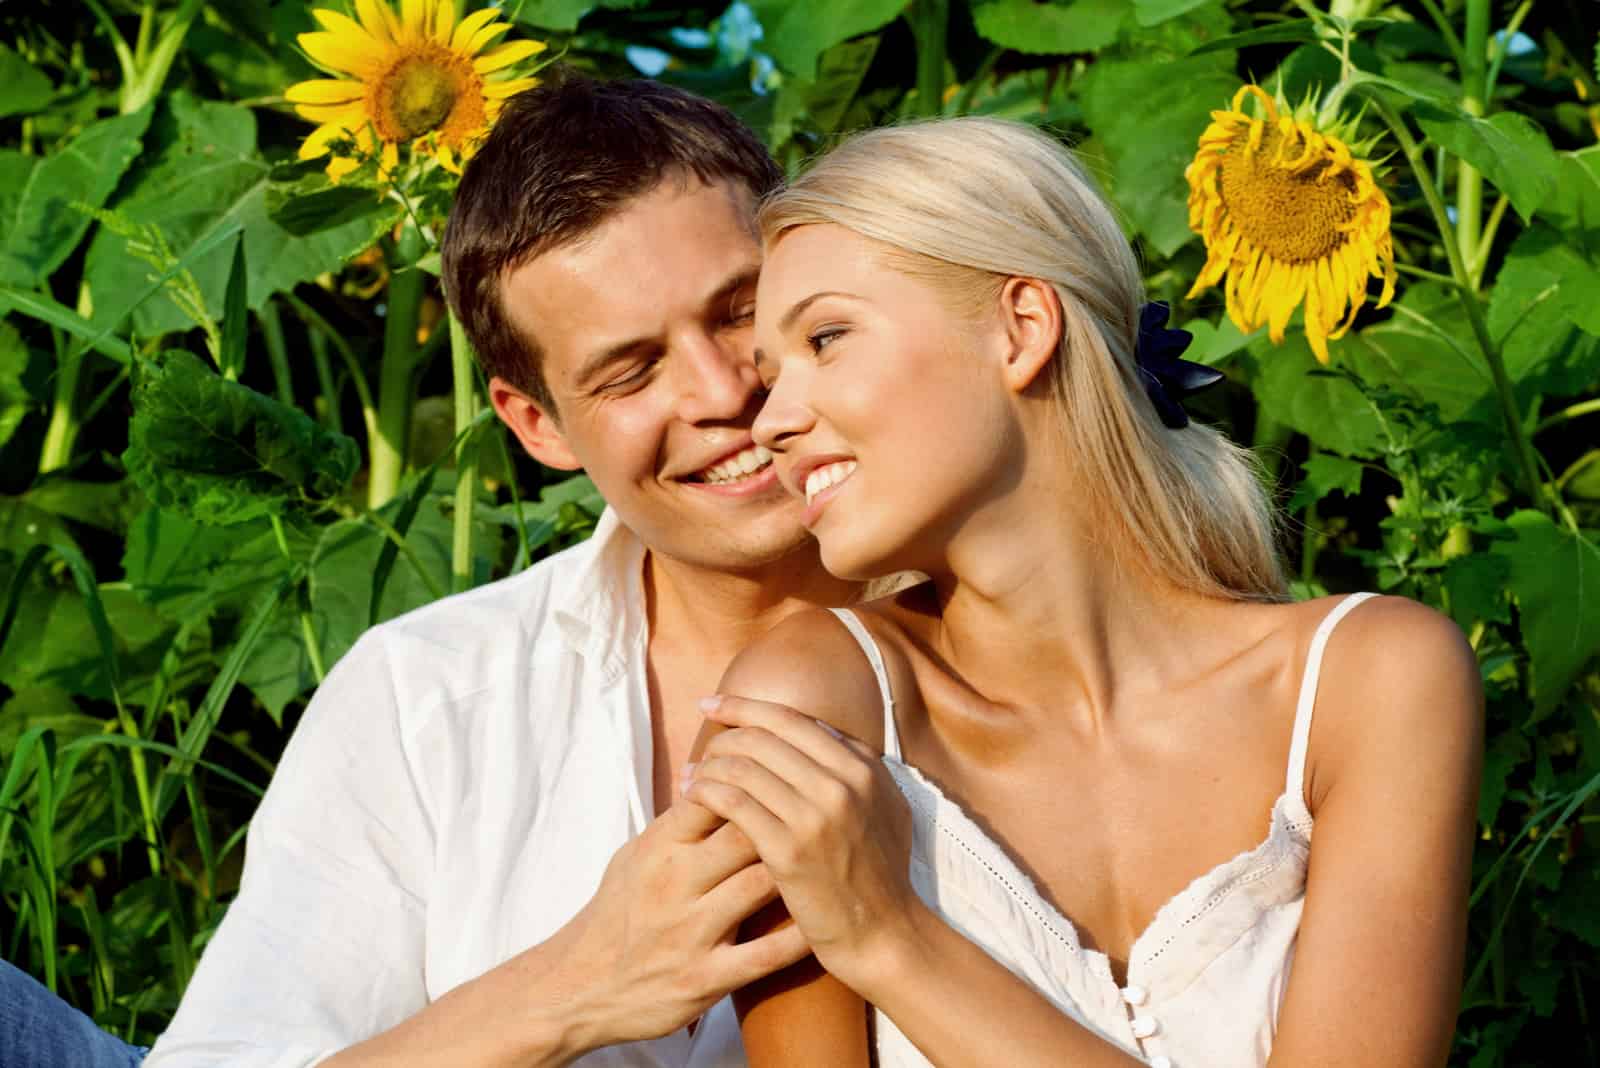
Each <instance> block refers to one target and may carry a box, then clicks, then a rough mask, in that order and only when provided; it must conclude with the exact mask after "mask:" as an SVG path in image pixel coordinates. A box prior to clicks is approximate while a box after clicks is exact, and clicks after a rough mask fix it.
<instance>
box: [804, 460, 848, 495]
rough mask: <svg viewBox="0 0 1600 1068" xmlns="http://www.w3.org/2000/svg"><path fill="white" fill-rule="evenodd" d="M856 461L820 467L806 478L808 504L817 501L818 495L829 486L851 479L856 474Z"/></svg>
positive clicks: (843, 461) (845, 461) (842, 461)
mask: <svg viewBox="0 0 1600 1068" xmlns="http://www.w3.org/2000/svg"><path fill="white" fill-rule="evenodd" d="M855 469H856V462H855V461H854V460H841V461H839V462H838V463H835V464H828V465H827V466H825V467H819V468H817V469H816V470H815V471H813V472H811V474H809V475H807V476H806V503H807V504H810V503H811V502H812V501H814V500H816V499H817V494H819V493H821V492H822V491H823V490H825V489H827V488H828V487H829V486H834V485H837V484H838V483H840V482H843V481H844V480H845V479H847V478H849V477H850V476H851V474H853V473H854V472H855Z"/></svg>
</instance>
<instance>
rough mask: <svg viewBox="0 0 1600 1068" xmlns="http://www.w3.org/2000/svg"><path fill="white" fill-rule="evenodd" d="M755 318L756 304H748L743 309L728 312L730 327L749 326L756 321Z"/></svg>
mask: <svg viewBox="0 0 1600 1068" xmlns="http://www.w3.org/2000/svg"><path fill="white" fill-rule="evenodd" d="M755 317H756V306H755V305H754V304H746V305H744V306H743V307H739V308H733V309H732V310H730V311H729V312H728V325H730V326H749V325H750V324H751V323H752V322H754V321H755Z"/></svg>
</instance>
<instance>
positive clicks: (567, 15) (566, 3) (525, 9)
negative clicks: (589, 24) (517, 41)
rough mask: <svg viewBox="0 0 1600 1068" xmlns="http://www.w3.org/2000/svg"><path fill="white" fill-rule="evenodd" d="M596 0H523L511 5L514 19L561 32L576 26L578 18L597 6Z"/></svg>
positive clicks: (526, 24) (566, 31) (573, 28)
mask: <svg viewBox="0 0 1600 1068" xmlns="http://www.w3.org/2000/svg"><path fill="white" fill-rule="evenodd" d="M599 6H600V5H599V3H598V2H597V0H524V2H523V3H519V4H516V5H515V6H513V8H512V11H513V12H514V16H513V17H515V18H516V20H517V21H518V22H520V23H522V24H523V25H525V26H534V27H536V28H538V29H541V30H559V31H561V32H563V33H568V32H571V31H572V30H575V29H577V28H578V20H579V19H581V18H583V16H585V15H587V14H588V13H589V12H591V11H593V10H594V9H595V8H597V7H599Z"/></svg>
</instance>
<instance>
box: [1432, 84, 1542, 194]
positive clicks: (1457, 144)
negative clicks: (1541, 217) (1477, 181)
mask: <svg viewBox="0 0 1600 1068" xmlns="http://www.w3.org/2000/svg"><path fill="white" fill-rule="evenodd" d="M1414 113H1415V115H1416V118H1417V122H1418V124H1419V125H1421V127H1422V130H1423V132H1424V133H1426V134H1427V135H1428V139H1429V140H1430V141H1432V142H1433V143H1434V144H1436V145H1438V146H1439V147H1441V148H1443V149H1445V150H1446V151H1448V152H1450V153H1453V154H1454V155H1456V156H1459V157H1460V158H1462V159H1464V160H1466V161H1467V162H1468V163H1470V164H1472V165H1473V166H1474V167H1476V168H1478V169H1479V170H1480V171H1482V172H1483V175H1484V177H1485V178H1487V179H1488V180H1489V181H1490V182H1492V183H1494V186H1495V188H1496V189H1499V190H1500V191H1501V192H1502V193H1504V194H1505V195H1506V196H1507V197H1509V198H1510V199H1511V206H1512V207H1513V208H1515V209H1516V211H1517V214H1518V215H1520V216H1522V219H1523V221H1524V222H1527V221H1528V220H1530V219H1532V218H1533V213H1534V212H1535V211H1537V210H1538V209H1539V206H1540V205H1541V204H1542V203H1544V201H1545V198H1546V197H1548V196H1549V195H1550V194H1551V193H1552V192H1554V190H1555V185H1556V158H1555V153H1554V152H1553V151H1552V150H1551V148H1550V138H1549V137H1548V136H1546V134H1545V132H1544V130H1543V129H1542V128H1540V127H1539V125H1538V124H1537V123H1535V122H1534V121H1533V120H1532V119H1530V118H1528V117H1527V116H1526V115H1521V114H1518V113H1517V112H1513V111H1502V112H1500V113H1498V114H1496V115H1491V116H1490V117H1489V118H1487V119H1480V118H1475V117H1474V116H1471V115H1468V114H1467V113H1466V112H1464V111H1461V110H1460V109H1457V108H1447V107H1445V106H1444V105H1442V104H1440V103H1437V102H1429V101H1422V102H1419V103H1418V104H1417V106H1416V108H1415V110H1414Z"/></svg>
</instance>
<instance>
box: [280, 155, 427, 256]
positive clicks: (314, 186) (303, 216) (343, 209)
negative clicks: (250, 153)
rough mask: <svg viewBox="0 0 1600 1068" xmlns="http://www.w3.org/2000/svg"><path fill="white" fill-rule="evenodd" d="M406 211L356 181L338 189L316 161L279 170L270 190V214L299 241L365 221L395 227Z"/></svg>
mask: <svg viewBox="0 0 1600 1068" xmlns="http://www.w3.org/2000/svg"><path fill="white" fill-rule="evenodd" d="M404 210H405V209H404V208H403V207H401V206H400V205H399V204H396V203H395V202H394V201H393V200H387V199H385V198H384V197H382V196H381V195H380V194H379V193H378V191H377V190H376V189H375V188H373V187H372V186H368V185H362V184H361V183H360V182H357V181H355V180H353V179H350V180H347V181H345V182H342V183H340V184H339V185H334V184H333V182H331V181H329V180H328V175H327V172H326V171H324V170H323V169H322V168H321V167H320V166H316V161H312V162H311V164H297V165H295V166H280V167H277V168H275V169H274V170H273V171H272V181H271V183H270V184H269V185H268V186H267V214H268V215H269V216H270V217H271V218H272V221H273V222H275V223H277V224H278V225H279V226H281V227H283V228H284V229H285V230H287V231H289V233H291V234H294V235H296V236H297V237H305V236H307V235H308V234H317V233H321V232H322V231H324V230H331V229H334V228H336V227H340V226H344V225H347V224H349V223H352V222H356V221H359V220H362V219H369V220H372V219H376V218H378V217H382V218H383V219H384V220H385V221H386V223H388V224H392V223H393V222H394V221H395V220H397V219H398V218H399V217H400V215H401V213H402V212H403V211H404Z"/></svg>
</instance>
